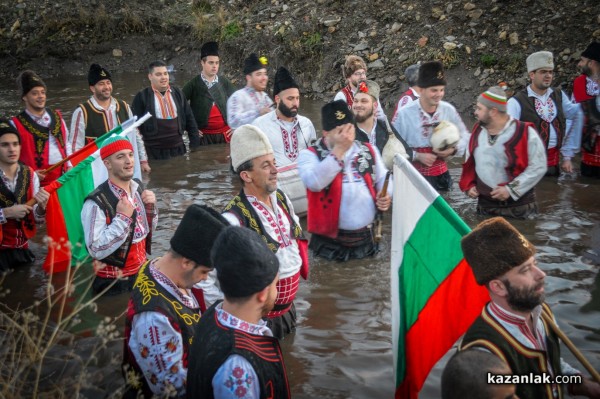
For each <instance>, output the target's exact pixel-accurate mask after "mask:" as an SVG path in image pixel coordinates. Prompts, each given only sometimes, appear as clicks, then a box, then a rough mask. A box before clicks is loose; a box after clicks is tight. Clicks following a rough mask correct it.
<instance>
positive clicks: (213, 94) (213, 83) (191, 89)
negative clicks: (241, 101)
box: [183, 42, 235, 145]
mask: <svg viewBox="0 0 600 399" xmlns="http://www.w3.org/2000/svg"><path fill="white" fill-rule="evenodd" d="M219 66H220V59H219V45H218V44H217V42H207V43H204V44H203V45H202V48H201V49H200V68H201V71H200V74H199V75H198V76H196V77H195V78H193V79H192V80H190V81H189V82H187V83H186V84H185V85H184V86H183V93H184V94H185V97H186V98H187V99H188V100H189V101H190V106H191V107H192V111H193V112H194V118H196V123H197V124H198V128H199V129H200V131H201V134H200V145H209V144H220V143H225V142H227V143H229V140H230V139H231V133H232V132H233V130H232V129H231V128H230V127H229V126H228V125H227V99H228V98H229V97H231V95H232V94H233V93H234V92H235V88H234V87H233V85H232V84H231V82H230V81H229V79H227V78H226V77H225V76H223V75H219Z"/></svg>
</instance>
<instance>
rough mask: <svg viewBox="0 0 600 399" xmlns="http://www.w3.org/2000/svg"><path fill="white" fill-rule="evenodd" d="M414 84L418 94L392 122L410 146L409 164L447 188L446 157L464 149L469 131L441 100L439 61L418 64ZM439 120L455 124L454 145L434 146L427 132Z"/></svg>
mask: <svg viewBox="0 0 600 399" xmlns="http://www.w3.org/2000/svg"><path fill="white" fill-rule="evenodd" d="M417 84H418V86H419V87H420V88H421V96H420V97H419V99H418V100H417V101H414V102H412V103H410V104H409V105H407V106H406V107H404V108H402V109H400V110H399V111H398V114H397V116H396V120H395V121H394V123H393V126H394V127H395V128H396V130H397V131H398V133H400V136H402V138H404V140H406V142H407V143H408V145H409V146H410V147H411V148H412V150H413V158H412V161H413V166H414V167H415V168H416V169H417V170H418V171H419V172H420V173H421V174H422V175H423V176H424V177H425V179H426V180H427V181H428V182H429V183H430V184H431V185H432V186H433V188H435V189H436V190H440V191H447V190H449V189H450V188H451V187H452V178H451V177H450V172H449V171H448V165H447V163H446V160H448V159H449V158H450V157H452V156H454V155H458V156H462V155H463V154H464V153H465V149H466V147H467V144H468V142H469V132H468V131H467V128H466V127H465V124H464V123H463V121H462V119H461V117H460V115H459V114H458V112H457V111H456V108H454V106H452V105H451V104H450V103H448V102H446V101H443V100H442V99H443V98H444V94H445V92H446V77H445V72H444V66H443V65H442V63H441V62H438V61H431V62H426V63H424V64H421V66H420V67H419V76H418V78H417ZM442 121H447V122H451V123H452V124H454V125H455V126H456V127H457V128H458V130H459V132H460V140H459V142H458V143H457V144H456V145H454V146H449V147H448V148H446V149H444V150H435V149H434V148H433V147H432V145H431V136H432V134H433V132H434V129H435V128H436V127H437V126H438V125H439V124H440V122H442Z"/></svg>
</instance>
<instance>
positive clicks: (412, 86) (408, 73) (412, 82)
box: [392, 64, 420, 124]
mask: <svg viewBox="0 0 600 399" xmlns="http://www.w3.org/2000/svg"><path fill="white" fill-rule="evenodd" d="M404 77H405V78H406V82H407V83H408V89H407V90H406V91H405V92H404V93H402V95H401V96H400V99H399V100H398V105H396V110H395V111H394V116H393V117H392V124H393V123H394V121H395V120H396V118H397V116H398V111H399V110H401V109H402V108H404V107H406V106H407V105H409V104H410V103H412V102H413V101H416V100H418V99H419V91H420V89H419V86H418V85H417V79H418V78H419V64H413V65H411V66H409V67H408V68H406V69H405V70H404Z"/></svg>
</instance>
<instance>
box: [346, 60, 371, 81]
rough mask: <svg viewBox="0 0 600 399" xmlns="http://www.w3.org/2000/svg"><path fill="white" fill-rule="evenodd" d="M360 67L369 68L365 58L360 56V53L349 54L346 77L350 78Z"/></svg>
mask: <svg viewBox="0 0 600 399" xmlns="http://www.w3.org/2000/svg"><path fill="white" fill-rule="evenodd" d="M359 69H364V70H365V71H366V70H367V64H365V60H363V59H362V58H360V57H359V56H358V55H349V56H348V57H347V58H346V62H345V63H344V77H345V78H349V77H350V76H352V74H353V73H354V72H356V71H358V70H359Z"/></svg>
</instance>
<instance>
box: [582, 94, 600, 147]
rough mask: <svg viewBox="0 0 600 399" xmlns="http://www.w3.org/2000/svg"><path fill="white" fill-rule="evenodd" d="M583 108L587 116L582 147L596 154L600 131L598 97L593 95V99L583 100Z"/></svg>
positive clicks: (585, 116)
mask: <svg viewBox="0 0 600 399" xmlns="http://www.w3.org/2000/svg"><path fill="white" fill-rule="evenodd" d="M581 108H582V109H583V115H584V118H585V121H584V124H583V132H582V134H581V148H583V150H584V151H585V152H588V153H591V154H594V153H596V151H595V149H596V140H597V139H598V134H599V133H600V110H598V107H597V106H596V97H593V98H592V99H591V100H587V101H582V102H581ZM596 155H600V154H596Z"/></svg>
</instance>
